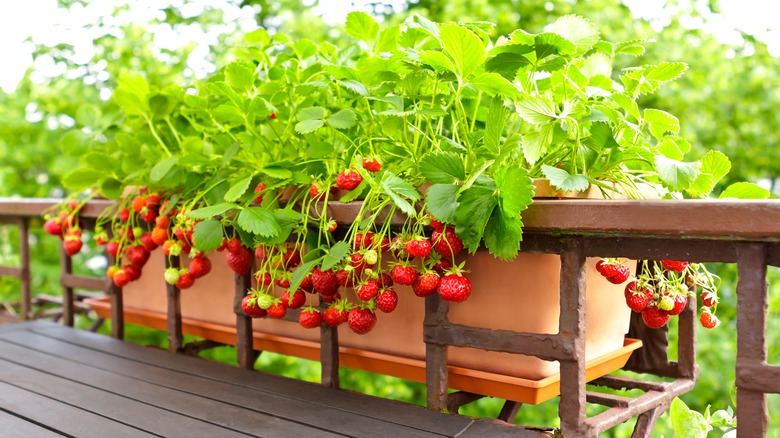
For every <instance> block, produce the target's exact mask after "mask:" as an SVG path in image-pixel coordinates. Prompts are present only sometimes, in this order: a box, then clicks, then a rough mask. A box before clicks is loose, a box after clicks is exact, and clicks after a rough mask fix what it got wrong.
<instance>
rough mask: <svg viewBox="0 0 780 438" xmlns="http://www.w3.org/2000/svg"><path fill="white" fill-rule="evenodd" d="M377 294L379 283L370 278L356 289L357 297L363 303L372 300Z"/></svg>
mask: <svg viewBox="0 0 780 438" xmlns="http://www.w3.org/2000/svg"><path fill="white" fill-rule="evenodd" d="M377 292H379V281H377V280H375V279H373V278H370V279H368V280H366V282H365V283H363V284H361V285H360V287H358V289H357V296H358V298H360V299H361V300H363V301H368V300H370V299H371V298H374V297H375V296H376V294H377Z"/></svg>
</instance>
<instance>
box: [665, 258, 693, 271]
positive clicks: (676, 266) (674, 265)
mask: <svg viewBox="0 0 780 438" xmlns="http://www.w3.org/2000/svg"><path fill="white" fill-rule="evenodd" d="M661 265H663V267H664V269H666V270H667V271H672V272H682V271H684V270H685V268H687V267H688V262H684V261H677V260H661Z"/></svg>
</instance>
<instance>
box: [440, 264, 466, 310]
mask: <svg viewBox="0 0 780 438" xmlns="http://www.w3.org/2000/svg"><path fill="white" fill-rule="evenodd" d="M438 291H439V296H441V298H442V299H443V300H445V301H453V302H456V303H460V302H463V301H466V300H467V299H468V297H469V296H470V295H471V282H470V281H469V279H468V278H466V277H464V276H463V275H462V272H461V271H460V270H459V269H455V270H453V271H447V272H446V273H445V274H444V276H443V277H442V278H441V280H439V288H438Z"/></svg>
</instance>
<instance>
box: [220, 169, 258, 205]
mask: <svg viewBox="0 0 780 438" xmlns="http://www.w3.org/2000/svg"><path fill="white" fill-rule="evenodd" d="M251 181H252V176H251V175H250V176H247V177H246V178H244V179H241V180H238V181H236V182H235V183H233V185H232V186H230V189H229V190H228V191H227V193H225V201H227V202H234V201H237V200H238V199H239V198H240V197H241V196H243V194H244V193H246V190H247V189H248V188H249V183H250V182H251Z"/></svg>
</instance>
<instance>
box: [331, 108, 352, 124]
mask: <svg viewBox="0 0 780 438" xmlns="http://www.w3.org/2000/svg"><path fill="white" fill-rule="evenodd" d="M326 121H327V123H328V125H329V126H331V127H333V128H336V129H349V128H351V127H353V126H355V123H357V116H356V115H355V111H354V110H352V108H344V109H342V110H340V111H339V112H337V113H336V114H332V115H331V116H329V117H328V119H327V120H326Z"/></svg>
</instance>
